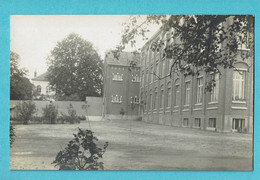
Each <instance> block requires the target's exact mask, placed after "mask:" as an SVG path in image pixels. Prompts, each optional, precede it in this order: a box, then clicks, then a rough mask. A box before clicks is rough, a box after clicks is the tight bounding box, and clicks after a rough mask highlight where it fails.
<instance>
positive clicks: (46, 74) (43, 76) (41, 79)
mask: <svg viewBox="0 0 260 180" xmlns="http://www.w3.org/2000/svg"><path fill="white" fill-rule="evenodd" d="M48 74H49V73H48V72H45V73H43V74H41V75H39V76H37V77H35V78H33V79H32V81H49V80H48V78H47V76H48Z"/></svg>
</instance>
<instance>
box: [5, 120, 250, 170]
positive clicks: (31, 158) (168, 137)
mask: <svg viewBox="0 0 260 180" xmlns="http://www.w3.org/2000/svg"><path fill="white" fill-rule="evenodd" d="M78 127H80V128H87V129H91V130H92V131H94V132H95V135H96V137H98V138H99V143H100V145H103V144H104V143H105V142H106V141H108V142H109V146H108V148H107V151H106V153H105V154H104V157H103V159H101V160H102V161H103V162H104V166H105V169H106V170H252V156H253V153H252V134H241V133H216V132H209V131H202V130H198V129H191V128H178V127H170V126H162V125H156V124H149V123H145V122H141V121H126V120H112V121H91V122H90V125H89V123H87V122H82V123H81V124H57V125H49V124H31V125H15V130H16V136H17V137H16V139H15V142H14V144H13V147H12V148H11V149H10V169H21V170H23V169H26V170H33V169H37V170H55V169H57V167H54V166H53V165H52V164H51V162H52V161H53V160H54V159H55V156H56V154H57V153H58V152H59V150H60V149H61V148H64V147H65V146H66V144H67V143H68V141H69V140H71V139H72V138H73V136H72V134H73V133H76V132H77V128H78Z"/></svg>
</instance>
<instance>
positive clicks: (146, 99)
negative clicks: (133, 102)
mask: <svg viewBox="0 0 260 180" xmlns="http://www.w3.org/2000/svg"><path fill="white" fill-rule="evenodd" d="M144 98H145V102H144V110H145V111H147V103H148V94H147V91H146V92H145V97H144Z"/></svg>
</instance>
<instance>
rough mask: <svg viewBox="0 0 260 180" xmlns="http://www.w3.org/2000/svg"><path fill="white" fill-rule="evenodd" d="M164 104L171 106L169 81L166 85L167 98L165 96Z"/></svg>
mask: <svg viewBox="0 0 260 180" xmlns="http://www.w3.org/2000/svg"><path fill="white" fill-rule="evenodd" d="M166 101H167V103H166V105H167V107H170V106H171V84H170V83H169V84H168V86H167V98H166Z"/></svg>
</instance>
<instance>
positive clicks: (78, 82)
mask: <svg viewBox="0 0 260 180" xmlns="http://www.w3.org/2000/svg"><path fill="white" fill-rule="evenodd" d="M102 67H103V62H102V60H101V58H100V56H99V55H98V53H97V51H96V50H95V49H94V47H93V45H92V43H90V42H88V41H86V40H84V39H82V38H81V37H80V36H79V35H77V34H75V33H71V34H69V35H68V36H67V37H66V38H65V39H63V40H62V41H60V42H58V43H57V45H56V47H55V48H54V49H53V50H52V51H51V53H50V55H49V57H48V72H49V75H48V79H49V81H50V85H52V86H53V87H54V88H55V89H56V94H57V98H58V100H85V98H86V96H100V95H101V94H102V85H103V82H102V72H103V71H102Z"/></svg>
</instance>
